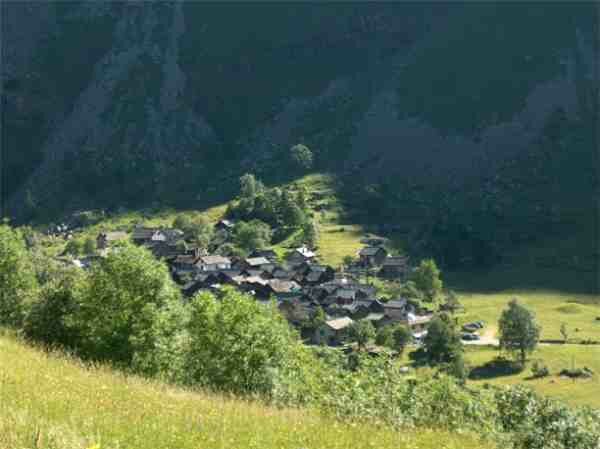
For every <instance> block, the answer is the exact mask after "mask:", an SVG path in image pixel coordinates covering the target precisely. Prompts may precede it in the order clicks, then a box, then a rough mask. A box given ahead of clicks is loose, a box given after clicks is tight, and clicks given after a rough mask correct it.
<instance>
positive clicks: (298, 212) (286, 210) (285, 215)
mask: <svg viewBox="0 0 600 449" xmlns="http://www.w3.org/2000/svg"><path fill="white" fill-rule="evenodd" d="M279 213H280V217H281V224H282V225H283V226H288V227H290V228H297V227H299V226H300V225H301V224H302V223H303V222H304V221H305V220H306V216H305V215H304V212H302V209H300V207H298V205H297V204H296V199H295V198H294V196H293V195H292V193H291V192H290V191H289V190H284V191H283V195H282V196H281V202H280V203H279Z"/></svg>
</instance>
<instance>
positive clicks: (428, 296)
mask: <svg viewBox="0 0 600 449" xmlns="http://www.w3.org/2000/svg"><path fill="white" fill-rule="evenodd" d="M411 280H412V281H413V282H414V283H415V287H416V288H417V289H418V290H420V291H421V292H422V293H423V297H424V299H425V300H426V301H429V302H433V301H435V300H436V298H437V297H438V296H439V295H440V294H441V293H442V289H443V283H442V280H441V279H440V270H439V268H438V267H437V265H436V263H435V261H434V260H433V259H427V260H423V261H421V263H420V264H419V266H418V267H417V268H416V269H415V271H414V272H413V273H412V276H411Z"/></svg>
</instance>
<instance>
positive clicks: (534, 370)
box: [531, 360, 550, 379]
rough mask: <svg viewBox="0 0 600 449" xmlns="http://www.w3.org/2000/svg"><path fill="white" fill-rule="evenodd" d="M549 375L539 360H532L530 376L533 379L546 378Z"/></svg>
mask: <svg viewBox="0 0 600 449" xmlns="http://www.w3.org/2000/svg"><path fill="white" fill-rule="evenodd" d="M549 375H550V370H549V369H548V367H547V366H546V365H545V364H544V362H542V361H541V360H534V361H533V363H532V364H531V376H532V377H533V378H534V379H539V378H542V377H547V376H549Z"/></svg>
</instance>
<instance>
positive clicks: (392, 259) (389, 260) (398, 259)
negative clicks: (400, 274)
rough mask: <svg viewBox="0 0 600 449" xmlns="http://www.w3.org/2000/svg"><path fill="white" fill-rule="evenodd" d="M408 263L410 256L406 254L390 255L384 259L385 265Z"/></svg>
mask: <svg viewBox="0 0 600 449" xmlns="http://www.w3.org/2000/svg"><path fill="white" fill-rule="evenodd" d="M407 263H408V257H406V256H389V257H386V258H385V260H384V261H383V266H384V267H388V266H389V267H391V266H404V265H406V264H407Z"/></svg>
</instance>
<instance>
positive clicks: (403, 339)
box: [392, 325, 413, 354]
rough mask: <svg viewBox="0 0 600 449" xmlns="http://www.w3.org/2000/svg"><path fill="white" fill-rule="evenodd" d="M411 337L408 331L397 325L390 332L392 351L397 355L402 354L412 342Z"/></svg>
mask: <svg viewBox="0 0 600 449" xmlns="http://www.w3.org/2000/svg"><path fill="white" fill-rule="evenodd" d="M412 339H413V336H412V332H411V331H410V329H409V328H408V327H406V326H402V325H397V326H395V327H394V328H393V330H392V341H393V344H394V345H393V346H392V349H393V350H394V351H396V352H398V354H402V353H403V352H404V350H405V349H406V347H407V346H408V345H409V344H410V343H411V342H412Z"/></svg>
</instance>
